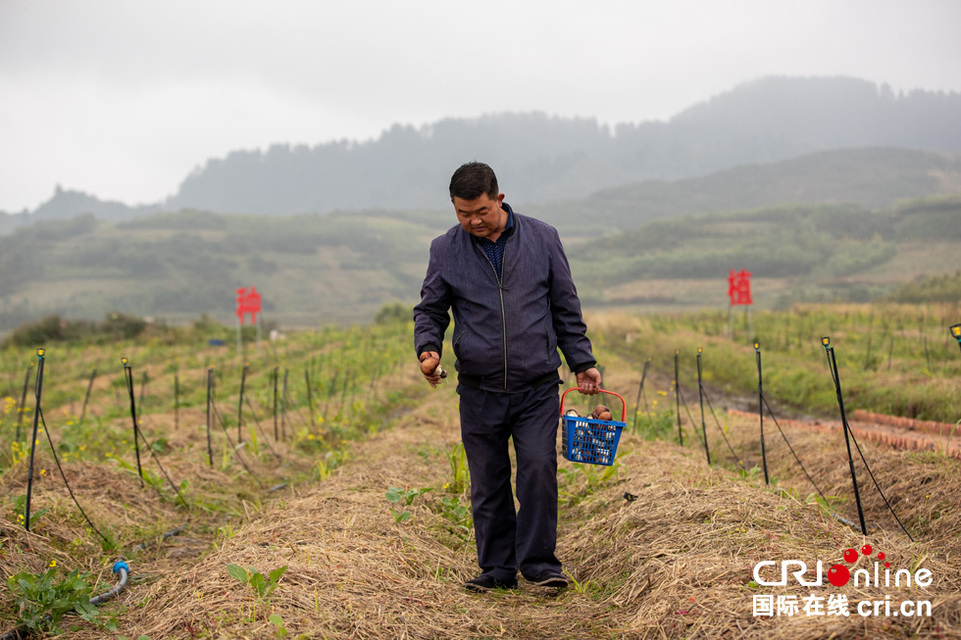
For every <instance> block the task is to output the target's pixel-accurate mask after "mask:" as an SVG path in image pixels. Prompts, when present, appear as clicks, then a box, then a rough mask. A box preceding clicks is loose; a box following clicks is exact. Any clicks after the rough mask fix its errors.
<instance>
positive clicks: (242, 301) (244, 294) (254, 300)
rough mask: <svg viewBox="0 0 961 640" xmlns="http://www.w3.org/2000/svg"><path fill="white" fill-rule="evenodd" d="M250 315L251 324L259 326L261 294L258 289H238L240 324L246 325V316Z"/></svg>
mask: <svg viewBox="0 0 961 640" xmlns="http://www.w3.org/2000/svg"><path fill="white" fill-rule="evenodd" d="M248 313H249V314H250V324H257V314H258V313H260V294H259V293H257V288H256V287H250V291H248V290H247V288H246V287H244V288H243V289H237V317H238V318H239V319H240V324H243V323H244V315H245V314H248Z"/></svg>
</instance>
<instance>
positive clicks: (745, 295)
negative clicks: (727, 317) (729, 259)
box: [727, 269, 753, 307]
mask: <svg viewBox="0 0 961 640" xmlns="http://www.w3.org/2000/svg"><path fill="white" fill-rule="evenodd" d="M727 283H728V287H727V295H728V297H729V298H731V306H732V307H733V306H735V305H738V304H753V301H752V300H751V272H750V271H745V270H744V269H741V272H740V273H734V269H731V275H729V276H728V278H727Z"/></svg>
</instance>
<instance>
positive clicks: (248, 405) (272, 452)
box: [244, 396, 283, 461]
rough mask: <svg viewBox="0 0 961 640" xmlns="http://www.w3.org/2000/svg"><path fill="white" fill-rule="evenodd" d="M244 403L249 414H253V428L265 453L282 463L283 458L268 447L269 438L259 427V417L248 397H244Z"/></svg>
mask: <svg viewBox="0 0 961 640" xmlns="http://www.w3.org/2000/svg"><path fill="white" fill-rule="evenodd" d="M244 401H245V402H246V403H247V408H248V409H250V412H251V413H252V414H254V428H255V429H256V430H257V433H259V434H260V437H261V438H263V440H264V444H265V445H266V446H267V451H269V452H270V453H271V455H273V456H274V457H275V458H277V460H280V461H283V458H282V457H281V456H280V455H279V454H278V453H277V452H276V451H274V448H273V447H271V446H270V438H269V437H268V436H267V434H266V433H264V430H263V429H262V428H261V427H260V416H258V415H257V412H256V411H254V406H253V405H252V404H250V396H247V397H245V398H244Z"/></svg>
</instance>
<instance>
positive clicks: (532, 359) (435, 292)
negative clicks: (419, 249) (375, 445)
mask: <svg viewBox="0 0 961 640" xmlns="http://www.w3.org/2000/svg"><path fill="white" fill-rule="evenodd" d="M504 208H505V209H507V210H508V211H510V206H509V205H508V204H506V203H505V204H504ZM511 213H512V215H513V217H514V229H513V233H511V235H510V236H509V237H508V239H507V244H506V246H505V248H504V263H503V276H502V278H501V279H500V280H499V279H498V277H497V274H496V272H495V271H494V267H493V265H491V262H490V260H489V259H488V258H487V256H486V255H485V254H484V251H483V249H482V248H481V247H480V246H479V245H478V243H477V242H476V240H475V239H474V237H473V236H471V234H470V233H468V232H467V231H465V230H464V229H463V228H462V227H461V226H460V225H456V226H454V227H452V228H451V229H450V230H449V231H448V232H447V233H445V234H444V235H442V236H439V237H437V238H435V239H434V240H433V242H431V245H430V262H429V264H428V267H427V275H426V277H425V278H424V285H423V287H422V288H421V302H420V304H418V305H417V306H415V307H414V347H415V349H416V351H417V353H418V354H420V353H422V352H424V351H437V352H438V353H440V352H441V345H442V344H443V342H444V334H445V332H446V331H447V327H448V325H449V324H450V316H449V315H448V310H451V311H452V312H453V315H454V333H453V337H452V345H453V349H454V356H455V357H456V358H457V362H456V363H455V367H456V369H457V371H458V372H459V374H460V375H459V381H460V382H461V384H467V385H469V386H472V387H479V388H481V389H484V390H487V391H502V392H519V391H525V390H527V389H530V388H531V387H532V386H536V385H539V384H544V383H546V382H555V383H557V382H560V381H561V380H560V378H559V377H558V375H557V369H558V368H559V367H560V365H561V359H560V356H559V355H558V353H557V349H558V348H560V350H561V351H562V352H563V353H564V357H565V358H566V359H567V364H568V366H570V368H571V370H572V371H574V372H575V373H579V372H581V371H584V370H585V369H588V368H590V367H593V366H594V364H595V361H594V355H593V353H592V351H591V343H590V341H589V340H588V338H587V335H586V330H587V326H586V325H585V324H584V320H583V318H582V317H581V305H580V301H579V300H578V298H577V290H576V289H575V287H574V281H573V279H572V278H571V269H570V265H569V264H568V262H567V256H566V255H565V254H564V248H563V246H561V240H560V237H559V236H558V234H557V231H556V230H555V229H554V228H553V227H551V226H550V225H547V224H545V223H543V222H541V221H539V220H535V219H534V218H528V217H527V216H522V215H520V214H517V213H514V212H511Z"/></svg>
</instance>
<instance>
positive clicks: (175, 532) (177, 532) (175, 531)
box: [133, 524, 187, 551]
mask: <svg viewBox="0 0 961 640" xmlns="http://www.w3.org/2000/svg"><path fill="white" fill-rule="evenodd" d="M186 530H187V525H185V524H183V525H180V526H179V527H177V528H176V529H173V530H172V531H167V532H166V533H164V534H163V535H162V536H161V537H160V541H161V542H162V541H164V540H166V539H167V538H172V537H173V536H176V535H180V534H181V533H183V532H184V531H186ZM157 542H158V541H157V540H156V539H154V540H148V541H146V542H141V543H140V544H138V545H137V546H136V547H134V548H133V550H134V551H144V550H146V549H149V548H150V547H152V546H154V545H155V544H157Z"/></svg>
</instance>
